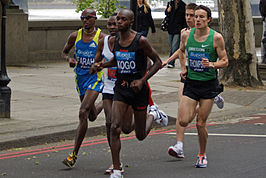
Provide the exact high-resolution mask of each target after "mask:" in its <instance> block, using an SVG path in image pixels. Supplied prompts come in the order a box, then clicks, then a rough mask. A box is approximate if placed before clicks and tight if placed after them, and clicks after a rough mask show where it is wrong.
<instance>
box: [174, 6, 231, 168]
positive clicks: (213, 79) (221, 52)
mask: <svg viewBox="0 0 266 178" xmlns="http://www.w3.org/2000/svg"><path fill="white" fill-rule="evenodd" d="M210 22H211V10H210V9H209V8H208V7H206V6H202V5H200V6H197V7H196V8H195V23H196V28H192V29H191V30H190V31H189V30H186V31H184V33H182V37H181V39H182V40H181V45H180V52H181V53H179V58H180V64H181V69H182V71H181V73H180V75H181V77H182V78H184V79H185V78H186V80H185V85H184V91H183V95H182V97H181V100H180V101H179V102H180V105H179V109H178V120H179V124H180V125H181V126H182V127H186V126H187V125H188V124H189V123H190V122H192V120H193V119H194V117H195V115H197V116H196V117H197V120H196V121H197V123H196V126H197V130H198V136H199V145H200V151H199V154H198V159H197V162H196V164H195V166H196V167H199V168H205V167H207V157H206V146H207V138H208V132H207V130H206V121H207V118H208V116H209V114H210V112H211V109H212V105H213V101H214V98H215V96H217V95H218V94H219V93H220V92H221V90H220V88H219V85H218V80H217V74H216V69H217V68H222V67H226V66H227V65H228V58H227V54H226V51H225V46H224V39H223V37H222V35H221V34H219V33H218V32H215V31H214V30H213V29H211V28H209V26H208V24H209V23H210ZM185 51H187V53H188V66H189V67H188V70H187V68H186V67H185ZM217 57H218V58H219V60H218V61H217ZM198 104H199V106H198V108H197V105H198Z"/></svg>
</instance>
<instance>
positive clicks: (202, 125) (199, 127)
mask: <svg viewBox="0 0 266 178" xmlns="http://www.w3.org/2000/svg"><path fill="white" fill-rule="evenodd" d="M196 126H197V129H202V128H205V127H206V122H204V121H201V120H197V123H196Z"/></svg>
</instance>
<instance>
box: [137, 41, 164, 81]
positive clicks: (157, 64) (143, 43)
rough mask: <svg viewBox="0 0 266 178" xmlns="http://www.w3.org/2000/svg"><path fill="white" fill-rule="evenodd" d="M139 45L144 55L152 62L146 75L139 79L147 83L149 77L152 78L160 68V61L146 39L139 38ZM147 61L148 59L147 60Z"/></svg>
mask: <svg viewBox="0 0 266 178" xmlns="http://www.w3.org/2000/svg"><path fill="white" fill-rule="evenodd" d="M139 44H140V47H141V48H142V50H143V51H144V53H145V55H147V56H148V57H149V58H150V59H151V60H152V61H153V65H152V66H151V67H150V69H149V71H148V72H147V74H146V75H145V76H144V77H143V78H142V79H141V80H143V81H147V80H148V79H149V78H150V77H152V76H153V75H154V74H155V73H156V72H157V71H158V70H159V69H160V68H161V66H162V61H161V59H160V57H159V55H158V53H157V52H156V51H155V50H154V49H153V48H152V47H151V45H150V44H149V42H148V40H147V38H145V37H143V36H141V37H140V39H139ZM147 60H148V59H147Z"/></svg>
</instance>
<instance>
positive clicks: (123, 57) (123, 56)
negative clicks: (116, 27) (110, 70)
mask: <svg viewBox="0 0 266 178" xmlns="http://www.w3.org/2000/svg"><path fill="white" fill-rule="evenodd" d="M140 37H141V34H139V33H137V34H136V36H135V38H134V39H133V41H132V42H131V44H130V45H129V46H127V47H122V46H120V45H119V39H120V36H119V35H117V36H116V39H115V44H114V49H113V53H114V56H115V59H116V61H117V70H116V77H117V79H118V80H119V79H120V80H126V81H132V80H136V79H140V78H142V77H143V76H144V75H145V72H146V68H147V56H146V55H145V54H144V51H143V50H142V49H141V48H140V45H139V38H140Z"/></svg>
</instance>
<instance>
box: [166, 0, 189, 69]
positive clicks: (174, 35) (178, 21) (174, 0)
mask: <svg viewBox="0 0 266 178" xmlns="http://www.w3.org/2000/svg"><path fill="white" fill-rule="evenodd" d="M185 14H186V4H185V3H184V2H183V1H182V0H171V1H170V2H168V4H167V7H166V10H165V15H168V16H169V18H170V19H169V25H168V43H169V46H170V50H171V51H170V55H169V56H172V54H173V53H174V52H175V51H176V50H177V49H178V48H179V43H180V32H181V30H182V29H183V28H185V27H186V26H187V24H186V19H185ZM167 67H168V68H173V67H175V61H174V60H173V61H171V62H170V63H169V64H168V66H167Z"/></svg>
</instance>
